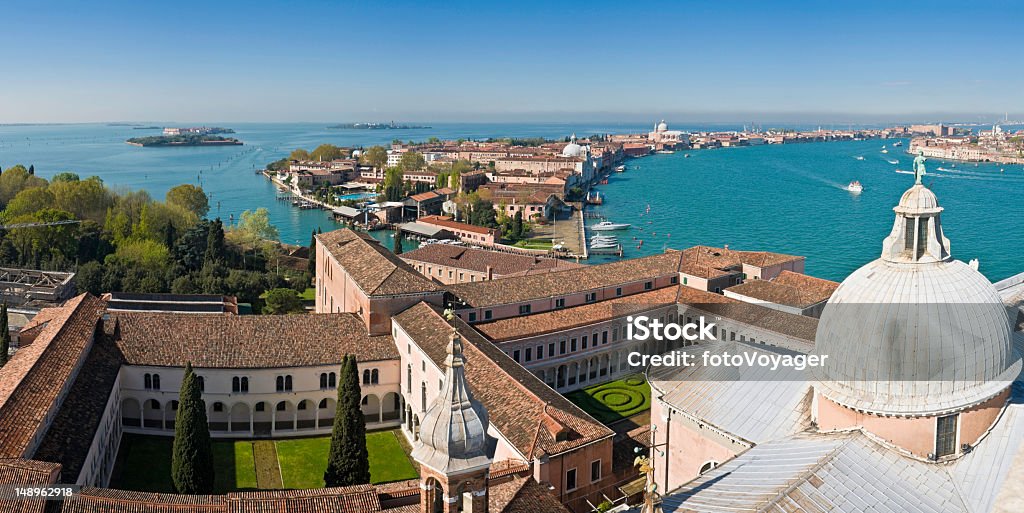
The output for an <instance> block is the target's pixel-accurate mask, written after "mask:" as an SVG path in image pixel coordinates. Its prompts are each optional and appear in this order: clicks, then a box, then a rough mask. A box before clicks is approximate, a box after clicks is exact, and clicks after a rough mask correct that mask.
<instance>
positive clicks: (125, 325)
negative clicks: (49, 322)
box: [116, 312, 398, 369]
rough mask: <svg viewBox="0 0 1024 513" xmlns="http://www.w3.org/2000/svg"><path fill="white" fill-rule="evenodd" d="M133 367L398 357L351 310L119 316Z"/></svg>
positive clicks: (127, 356) (289, 363)
mask: <svg viewBox="0 0 1024 513" xmlns="http://www.w3.org/2000/svg"><path fill="white" fill-rule="evenodd" d="M116 320H117V322H118V323H119V328H120V329H119V331H120V337H119V339H118V340H117V345H118V347H119V348H120V349H121V352H122V353H123V354H124V359H125V362H126V363H128V364H130V365H155V366H164V367H184V366H185V363H186V362H189V361H190V362H192V366H194V367H197V368H229V369H248V368H280V367H303V366H313V365H334V364H340V363H341V361H342V357H343V356H344V355H346V354H355V355H357V357H358V358H359V360H360V361H379V360H387V359H394V358H398V352H397V350H396V349H395V345H394V343H393V342H392V341H391V338H390V337H388V336H370V335H368V334H367V331H366V326H365V324H363V322H362V321H361V320H360V319H359V318H358V317H356V316H355V314H351V313H330V314H294V315H196V314H180V313H151V312H146V313H138V312H123V313H117V314H116Z"/></svg>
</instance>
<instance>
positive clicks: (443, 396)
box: [412, 333, 491, 474]
mask: <svg viewBox="0 0 1024 513" xmlns="http://www.w3.org/2000/svg"><path fill="white" fill-rule="evenodd" d="M445 363H446V364H447V370H446V371H445V378H444V383H443V385H442V388H441V393H440V395H438V397H437V399H436V400H435V401H434V402H433V403H432V404H431V405H430V408H428V409H427V411H426V413H424V415H423V420H422V421H421V422H420V437H419V440H418V441H417V443H416V447H415V448H414V449H413V451H412V457H413V459H415V460H416V461H417V462H419V463H420V464H421V465H426V466H428V467H430V468H432V469H434V470H436V471H438V472H441V473H443V474H451V473H459V472H464V471H469V470H474V469H479V468H482V467H486V466H488V465H490V462H491V460H490V458H489V457H488V456H487V410H485V409H484V407H483V406H482V405H481V404H480V403H479V402H477V401H476V400H475V399H473V396H472V395H471V394H470V393H469V388H467V386H466V378H465V370H464V364H465V362H464V360H463V356H462V339H460V338H459V335H458V333H453V334H452V337H451V340H450V341H449V343H448V357H447V359H446V360H445Z"/></svg>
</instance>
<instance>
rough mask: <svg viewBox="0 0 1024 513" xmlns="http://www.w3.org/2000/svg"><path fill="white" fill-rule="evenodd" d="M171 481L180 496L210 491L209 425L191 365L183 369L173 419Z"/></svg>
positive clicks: (197, 380) (210, 455)
mask: <svg viewBox="0 0 1024 513" xmlns="http://www.w3.org/2000/svg"><path fill="white" fill-rule="evenodd" d="M171 479H172V481H173V482H174V489H175V490H176V491H177V492H178V493H183V494H208V493H212V492H213V448H212V445H211V443H210V426H209V424H207V421H206V403H205V402H204V401H203V396H202V392H201V391H200V390H199V379H198V378H197V377H196V375H195V373H194V372H192V362H188V364H187V365H186V366H185V378H184V379H183V380H182V381H181V392H180V393H179V396H178V413H177V415H175V417H174V449H173V452H172V454H171Z"/></svg>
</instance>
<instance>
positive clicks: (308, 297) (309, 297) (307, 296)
mask: <svg viewBox="0 0 1024 513" xmlns="http://www.w3.org/2000/svg"><path fill="white" fill-rule="evenodd" d="M299 297H300V298H302V300H303V301H315V300H316V289H314V288H313V287H309V288H307V289H306V290H304V291H302V294H299Z"/></svg>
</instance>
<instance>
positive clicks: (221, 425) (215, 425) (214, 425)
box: [206, 401, 231, 431]
mask: <svg viewBox="0 0 1024 513" xmlns="http://www.w3.org/2000/svg"><path fill="white" fill-rule="evenodd" d="M218 405H219V406H218ZM218 408H219V409H220V411H217V409H218ZM230 418H231V409H230V407H229V406H228V405H226V404H224V402H223V401H210V402H208V403H206V422H207V424H208V425H209V426H210V431H227V430H228V420H229V419H230Z"/></svg>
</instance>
